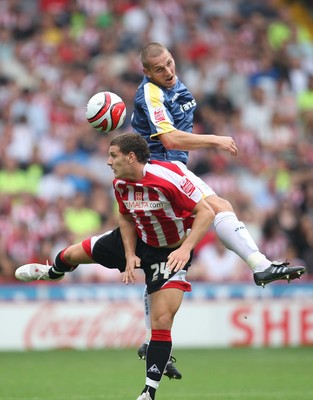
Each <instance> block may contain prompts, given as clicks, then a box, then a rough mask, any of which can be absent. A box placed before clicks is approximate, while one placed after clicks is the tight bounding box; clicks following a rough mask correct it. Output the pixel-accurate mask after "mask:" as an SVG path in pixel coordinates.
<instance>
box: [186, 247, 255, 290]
mask: <svg viewBox="0 0 313 400" xmlns="http://www.w3.org/2000/svg"><path fill="white" fill-rule="evenodd" d="M249 275H250V274H249V270H248V269H247V267H246V266H245V264H244V262H243V261H242V260H241V258H240V257H238V256H237V254H235V253H234V252H233V251H231V250H228V249H226V248H225V247H224V245H223V244H222V243H221V242H220V241H219V240H218V239H216V241H215V243H209V244H206V245H204V246H203V247H201V249H200V250H199V252H198V254H197V257H196V260H195V262H194V263H193V264H192V268H190V270H189V271H188V278H189V279H192V280H197V281H207V282H215V283H223V282H229V281H231V282H236V281H245V280H248V279H249Z"/></svg>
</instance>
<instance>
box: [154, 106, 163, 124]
mask: <svg viewBox="0 0 313 400" xmlns="http://www.w3.org/2000/svg"><path fill="white" fill-rule="evenodd" d="M154 119H155V122H156V123H159V122H163V121H165V120H166V117H165V114H164V110H163V108H156V109H155V110H154Z"/></svg>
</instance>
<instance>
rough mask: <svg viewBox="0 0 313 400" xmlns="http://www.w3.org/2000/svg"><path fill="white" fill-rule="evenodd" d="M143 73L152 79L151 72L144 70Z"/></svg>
mask: <svg viewBox="0 0 313 400" xmlns="http://www.w3.org/2000/svg"><path fill="white" fill-rule="evenodd" d="M142 71H143V73H144V74H145V75H146V76H147V77H148V78H151V75H150V72H149V70H148V69H147V68H143V69H142Z"/></svg>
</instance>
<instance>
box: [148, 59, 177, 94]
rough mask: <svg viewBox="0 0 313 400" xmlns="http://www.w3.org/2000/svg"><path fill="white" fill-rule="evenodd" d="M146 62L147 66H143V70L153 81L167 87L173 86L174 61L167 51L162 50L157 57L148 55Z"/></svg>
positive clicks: (174, 80) (174, 76) (174, 78)
mask: <svg viewBox="0 0 313 400" xmlns="http://www.w3.org/2000/svg"><path fill="white" fill-rule="evenodd" d="M148 62H149V68H144V69H143V72H144V74H145V75H147V77H148V78H150V79H151V81H152V82H153V83H155V84H156V85H158V86H163V87H165V88H167V89H170V88H172V87H173V86H175V84H176V70H175V61H174V59H173V57H172V55H171V54H170V53H169V52H168V51H164V52H163V53H162V54H161V55H159V56H158V57H150V58H149V59H148Z"/></svg>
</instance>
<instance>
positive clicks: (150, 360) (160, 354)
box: [142, 329, 172, 400]
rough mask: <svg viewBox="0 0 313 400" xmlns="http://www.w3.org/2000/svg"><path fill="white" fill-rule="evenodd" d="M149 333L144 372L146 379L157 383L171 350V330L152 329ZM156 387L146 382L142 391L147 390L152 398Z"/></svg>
mask: <svg viewBox="0 0 313 400" xmlns="http://www.w3.org/2000/svg"><path fill="white" fill-rule="evenodd" d="M151 334H152V335H151V340H150V343H149V346H148V349H147V356H146V373H147V378H148V379H151V381H154V382H156V384H158V382H160V380H161V378H162V375H163V372H164V370H165V368H166V365H167V362H168V360H169V358H170V355H171V351H172V339H171V331H169V330H161V329H158V330H157V329H153V330H152V332H151ZM156 389H157V388H156V387H153V386H149V385H148V384H146V386H145V388H144V390H143V391H142V393H144V392H147V391H148V392H149V394H150V397H151V399H152V400H153V399H154V396H155V392H156Z"/></svg>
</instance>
